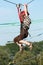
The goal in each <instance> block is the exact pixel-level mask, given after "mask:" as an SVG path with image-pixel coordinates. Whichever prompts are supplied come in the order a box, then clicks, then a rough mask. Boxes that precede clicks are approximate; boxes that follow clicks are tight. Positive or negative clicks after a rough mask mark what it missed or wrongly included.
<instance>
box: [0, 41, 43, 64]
mask: <svg viewBox="0 0 43 65" xmlns="http://www.w3.org/2000/svg"><path fill="white" fill-rule="evenodd" d="M32 44H33V48H32V50H31V51H30V50H29V48H28V46H26V47H25V50H24V51H23V52H19V47H18V45H17V44H15V43H11V44H10V43H8V44H6V46H0V65H14V64H17V65H43V41H40V42H33V43H32ZM34 56H36V57H34ZM32 57H34V58H32ZM31 58H32V59H31Z"/></svg>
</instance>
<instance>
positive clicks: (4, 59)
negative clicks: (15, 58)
mask: <svg viewBox="0 0 43 65" xmlns="http://www.w3.org/2000/svg"><path fill="white" fill-rule="evenodd" d="M8 63H9V55H8V53H7V52H6V51H4V50H2V49H0V65H7V64H8Z"/></svg>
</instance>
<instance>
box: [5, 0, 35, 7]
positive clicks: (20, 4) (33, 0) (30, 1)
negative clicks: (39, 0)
mask: <svg viewBox="0 0 43 65" xmlns="http://www.w3.org/2000/svg"><path fill="white" fill-rule="evenodd" d="M4 1H6V2H9V3H11V4H14V5H17V4H16V3H13V2H11V1H8V0H4ZM33 1H34V0H31V1H30V2H28V3H27V5H28V4H30V3H31V2H33ZM20 5H22V6H24V5H23V4H21V3H20Z"/></svg>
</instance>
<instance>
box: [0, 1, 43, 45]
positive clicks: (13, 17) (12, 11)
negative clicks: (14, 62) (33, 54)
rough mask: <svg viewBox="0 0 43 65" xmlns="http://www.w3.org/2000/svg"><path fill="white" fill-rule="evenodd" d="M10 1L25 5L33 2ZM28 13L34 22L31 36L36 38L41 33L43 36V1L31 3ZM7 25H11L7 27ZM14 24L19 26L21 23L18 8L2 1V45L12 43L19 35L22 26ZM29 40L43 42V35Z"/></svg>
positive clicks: (0, 37) (0, 42) (0, 19)
mask: <svg viewBox="0 0 43 65" xmlns="http://www.w3.org/2000/svg"><path fill="white" fill-rule="evenodd" d="M8 1H11V2H14V3H17V4H18V3H22V4H25V3H28V2H30V1H31V0H8ZM28 12H29V13H30V18H31V20H33V21H32V24H31V26H30V30H29V32H30V34H31V36H32V37H35V36H37V35H38V34H40V33H42V34H43V0H34V1H33V2H32V3H30V4H29V5H28ZM4 23H5V24H4ZM6 23H10V24H8V25H6ZM12 23H17V25H18V24H19V23H20V21H19V17H18V12H17V8H16V6H15V5H13V4H11V3H8V2H6V1H4V0H0V45H5V44H6V42H7V41H9V40H10V41H12V40H13V38H14V37H15V36H17V35H18V34H19V32H20V29H19V28H20V26H17V25H15V24H12ZM2 24H4V25H2ZM27 40H30V41H40V40H43V35H41V36H39V37H35V38H29V37H28V38H27Z"/></svg>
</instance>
